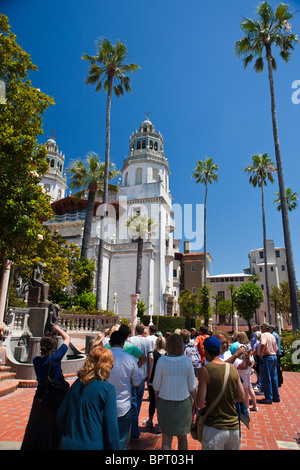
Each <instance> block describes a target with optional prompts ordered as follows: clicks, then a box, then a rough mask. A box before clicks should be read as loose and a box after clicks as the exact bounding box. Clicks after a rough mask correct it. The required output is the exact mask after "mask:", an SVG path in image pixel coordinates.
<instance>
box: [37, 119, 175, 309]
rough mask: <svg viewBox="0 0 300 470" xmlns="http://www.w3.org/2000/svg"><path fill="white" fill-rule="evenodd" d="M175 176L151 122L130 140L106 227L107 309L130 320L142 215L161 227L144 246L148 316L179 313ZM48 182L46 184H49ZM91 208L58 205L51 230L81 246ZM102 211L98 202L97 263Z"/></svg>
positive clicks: (77, 203)
mask: <svg viewBox="0 0 300 470" xmlns="http://www.w3.org/2000/svg"><path fill="white" fill-rule="evenodd" d="M48 142H49V141H48ZM169 175H170V170H169V164H168V161H167V159H166V158H165V155H164V141H163V138H162V135H161V134H160V132H158V133H156V132H155V129H154V126H153V124H152V123H151V122H150V121H149V119H148V118H147V119H146V120H145V121H144V122H142V124H141V125H140V127H139V130H138V131H135V132H134V133H133V134H132V135H131V137H130V140H129V156H128V157H126V158H125V159H124V162H123V168H122V184H121V185H120V192H119V194H118V195H117V196H116V198H115V201H114V202H112V201H111V202H110V203H109V205H108V206H109V207H108V212H109V214H108V219H106V220H107V222H106V224H105V245H104V266H103V273H102V276H103V278H102V279H103V282H102V284H103V286H102V289H103V291H102V299H103V304H102V307H103V308H107V307H108V308H109V309H111V310H117V311H118V314H119V315H120V316H122V317H126V318H130V315H131V299H130V295H131V294H134V293H135V283H136V265H137V243H135V241H134V240H133V239H132V237H131V235H132V234H130V231H129V230H128V228H127V227H126V221H127V220H128V218H130V217H131V216H132V215H134V214H138V213H139V214H146V215H147V216H148V217H151V218H152V219H153V220H154V223H155V224H156V226H155V228H154V233H152V235H151V237H150V238H149V239H147V240H145V241H144V249H143V267H142V285H141V295H140V299H141V300H143V301H144V302H145V303H146V306H147V307H148V310H147V313H152V314H156V315H164V314H171V315H172V314H173V313H174V310H173V309H174V304H173V298H174V289H173V260H174V251H173V231H174V228H175V226H174V214H173V211H172V198H171V193H170V190H169ZM46 182H47V181H46V179H45V183H44V184H46ZM86 202H87V200H86V199H84V198H83V199H81V200H77V199H76V198H75V197H74V196H68V197H65V198H64V199H61V200H57V201H55V202H54V203H53V204H52V207H53V209H54V212H55V214H56V215H55V217H54V219H53V220H52V221H48V222H47V225H48V226H49V228H50V229H51V230H53V231H54V230H58V232H59V233H61V235H62V236H63V237H64V238H66V239H68V240H69V241H70V242H72V243H76V244H78V245H81V242H82V233H83V226H84V218H85V209H86ZM101 207H103V206H102V205H101V201H97V202H96V204H95V211H94V220H93V227H92V235H91V240H90V249H89V258H94V259H97V252H98V246H99V233H100V230H99V220H100V213H101ZM175 290H176V292H177V289H175ZM177 295H178V293H177Z"/></svg>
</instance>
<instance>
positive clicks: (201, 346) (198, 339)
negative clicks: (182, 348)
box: [194, 335, 209, 364]
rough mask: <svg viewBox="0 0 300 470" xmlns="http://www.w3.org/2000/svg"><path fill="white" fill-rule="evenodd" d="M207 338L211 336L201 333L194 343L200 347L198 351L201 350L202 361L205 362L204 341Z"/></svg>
mask: <svg viewBox="0 0 300 470" xmlns="http://www.w3.org/2000/svg"><path fill="white" fill-rule="evenodd" d="M206 338H209V335H199V336H197V338H196V339H195V343H194V345H195V346H197V348H198V351H199V353H200V356H201V361H202V362H203V364H204V362H205V353H204V347H203V343H204V340H205V339H206Z"/></svg>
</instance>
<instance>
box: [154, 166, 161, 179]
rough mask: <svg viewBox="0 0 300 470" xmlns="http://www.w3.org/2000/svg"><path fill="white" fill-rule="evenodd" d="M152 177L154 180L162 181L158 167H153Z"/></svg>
mask: <svg viewBox="0 0 300 470" xmlns="http://www.w3.org/2000/svg"><path fill="white" fill-rule="evenodd" d="M152 178H153V181H160V177H159V172H158V169H157V168H153V169H152Z"/></svg>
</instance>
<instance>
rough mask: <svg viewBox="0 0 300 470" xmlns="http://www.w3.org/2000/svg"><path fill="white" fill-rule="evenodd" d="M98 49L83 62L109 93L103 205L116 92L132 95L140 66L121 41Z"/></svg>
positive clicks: (99, 300) (98, 302)
mask: <svg viewBox="0 0 300 470" xmlns="http://www.w3.org/2000/svg"><path fill="white" fill-rule="evenodd" d="M96 46H97V52H96V55H94V56H91V55H88V54H83V56H82V59H84V60H88V61H89V62H90V68H89V74H88V77H87V79H86V81H85V82H86V84H87V85H88V84H91V85H96V89H95V91H96V92H98V91H100V90H101V89H102V87H103V89H104V91H106V92H107V104H106V144H105V174H104V188H103V204H106V202H107V193H108V173H109V158H110V113H111V99H112V94H113V92H114V94H115V95H116V96H117V97H120V96H122V95H123V93H124V90H125V91H127V92H131V87H130V84H131V80H130V78H129V76H128V74H130V73H134V72H135V71H136V69H138V68H140V67H139V66H138V65H136V64H127V59H128V56H127V47H126V45H125V43H124V42H121V41H119V40H118V41H117V44H116V45H113V44H112V43H111V41H110V40H109V39H106V38H102V39H99V40H97V41H96ZM101 222H102V221H101ZM100 230H101V233H100V241H99V253H98V266H97V284H96V308H97V309H99V308H101V306H102V271H103V255H104V240H103V238H104V237H103V223H101V225H100Z"/></svg>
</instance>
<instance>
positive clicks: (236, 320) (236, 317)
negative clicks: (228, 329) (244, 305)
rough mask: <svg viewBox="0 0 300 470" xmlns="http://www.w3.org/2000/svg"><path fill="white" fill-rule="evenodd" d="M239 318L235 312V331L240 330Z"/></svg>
mask: <svg viewBox="0 0 300 470" xmlns="http://www.w3.org/2000/svg"><path fill="white" fill-rule="evenodd" d="M238 318H239V317H238V315H237V312H234V315H233V319H234V325H235V331H238V330H239V326H238V323H239V322H238Z"/></svg>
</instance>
